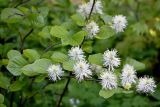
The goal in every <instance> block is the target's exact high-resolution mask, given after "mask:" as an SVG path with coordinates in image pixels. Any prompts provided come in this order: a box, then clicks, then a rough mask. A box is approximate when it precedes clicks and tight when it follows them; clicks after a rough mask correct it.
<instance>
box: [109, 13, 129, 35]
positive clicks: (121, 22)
mask: <svg viewBox="0 0 160 107" xmlns="http://www.w3.org/2000/svg"><path fill="white" fill-rule="evenodd" d="M112 21H113V25H112V27H113V29H115V31H116V32H117V33H118V32H123V31H124V29H125V28H126V26H127V20H126V17H125V16H123V15H116V16H114V17H113V19H112Z"/></svg>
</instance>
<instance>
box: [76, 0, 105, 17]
mask: <svg viewBox="0 0 160 107" xmlns="http://www.w3.org/2000/svg"><path fill="white" fill-rule="evenodd" d="M92 5H93V0H90V1H89V2H87V3H84V4H82V5H80V6H79V8H78V10H77V12H78V13H80V14H81V15H82V16H83V17H84V18H88V16H89V14H90V12H91V9H92ZM102 8H103V7H102V3H101V1H100V0H97V1H96V2H95V4H94V7H93V11H92V12H93V13H95V14H96V13H98V14H103V12H102Z"/></svg>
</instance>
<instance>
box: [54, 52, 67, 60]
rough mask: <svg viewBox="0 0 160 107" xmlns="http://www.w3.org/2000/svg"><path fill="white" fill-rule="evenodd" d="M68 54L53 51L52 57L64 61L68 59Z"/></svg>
mask: <svg viewBox="0 0 160 107" xmlns="http://www.w3.org/2000/svg"><path fill="white" fill-rule="evenodd" d="M67 58H68V57H67V55H66V54H64V53H61V52H58V51H57V52H56V51H55V52H53V54H52V56H51V59H52V60H53V61H55V62H64V61H66V60H67Z"/></svg>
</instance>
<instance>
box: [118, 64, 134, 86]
mask: <svg viewBox="0 0 160 107" xmlns="http://www.w3.org/2000/svg"><path fill="white" fill-rule="evenodd" d="M136 78H137V76H136V72H135V69H134V67H133V66H131V65H129V64H126V65H124V67H123V69H122V74H121V80H122V82H121V83H122V86H123V87H125V86H126V85H127V84H130V85H131V84H132V83H136Z"/></svg>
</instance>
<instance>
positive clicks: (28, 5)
mask: <svg viewBox="0 0 160 107" xmlns="http://www.w3.org/2000/svg"><path fill="white" fill-rule="evenodd" d="M79 1H80V0H28V1H27V0H0V41H1V43H0V91H1V94H0V107H9V106H10V107H11V106H12V107H18V106H20V107H22V106H24V107H29V106H31V107H37V106H42V107H50V106H55V105H56V104H57V102H58V100H59V98H60V95H61V94H62V92H63V90H64V87H65V84H66V81H67V79H68V77H67V78H65V77H66V75H69V74H72V75H70V76H71V77H73V75H74V70H73V67H74V65H75V63H76V61H73V60H70V59H69V58H68V54H67V51H68V50H69V49H70V48H71V47H73V46H79V47H81V48H82V50H83V51H84V53H85V56H86V57H85V59H86V60H87V62H89V64H95V65H98V66H100V67H103V53H104V51H105V50H106V49H113V48H116V49H117V50H118V56H120V59H121V62H122V64H121V65H120V67H119V68H118V70H115V73H116V74H118V75H119V74H120V70H121V69H122V67H123V65H124V64H130V65H132V66H133V67H134V68H135V69H136V71H137V75H138V76H143V75H146V74H149V77H152V76H153V77H154V78H155V80H156V83H159V81H160V79H159V63H160V61H159V56H160V52H159V49H160V42H159V41H160V36H159V34H160V17H159V10H160V1H159V0H148V1H146V0H122V1H120V0H101V1H102V5H103V14H102V15H98V14H91V17H90V18H84V17H83V16H81V15H80V14H79V13H77V8H78V6H77V5H80V4H81V3H79ZM85 1H89V0H84V2H85ZM126 10H127V11H126ZM118 14H122V15H125V16H126V18H127V21H128V25H127V28H126V29H125V30H124V32H122V33H115V31H114V30H113V28H112V18H113V16H114V15H118ZM91 21H95V22H96V23H97V25H99V27H100V30H99V33H98V34H97V35H96V36H95V38H94V39H88V38H87V35H88V32H86V31H85V26H86V24H87V23H89V22H91ZM30 29H33V31H32V32H30ZM23 38H25V39H24V40H23ZM51 64H60V65H61V67H62V68H63V71H65V74H64V77H62V78H61V80H59V81H56V82H53V81H51V80H49V79H48V73H47V69H48V67H49V66H50V65H51ZM142 71H143V72H142ZM97 72H98V71H97V70H95V71H93V75H92V77H93V78H92V79H93V80H92V79H91V78H90V79H87V78H85V79H86V81H82V82H78V81H77V80H75V78H71V80H70V83H69V86H68V89H67V90H66V92H65V94H64V96H63V99H62V102H61V104H60V106H62V107H72V106H74V105H73V104H71V102H70V100H71V99H74V100H75V101H77V100H79V101H80V103H79V104H77V105H75V106H76V107H105V106H107V107H159V106H160V88H159V84H158V85H157V89H156V91H155V93H152V94H148V95H144V94H138V93H136V92H134V91H132V90H136V89H135V87H136V86H135V85H137V84H134V85H132V87H131V90H124V89H123V88H118V89H116V90H104V89H102V87H101V86H100V84H99V74H97ZM118 78H119V77H118ZM94 80H97V81H98V82H97V81H94ZM118 86H119V87H121V83H120V81H118ZM135 93H136V94H135ZM12 95H13V99H12ZM12 100H13V101H12Z"/></svg>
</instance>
